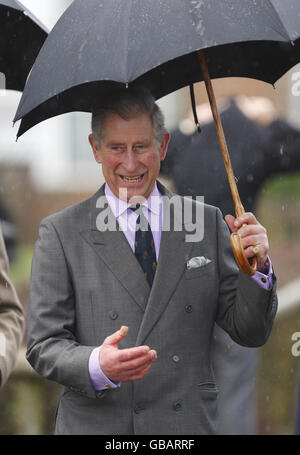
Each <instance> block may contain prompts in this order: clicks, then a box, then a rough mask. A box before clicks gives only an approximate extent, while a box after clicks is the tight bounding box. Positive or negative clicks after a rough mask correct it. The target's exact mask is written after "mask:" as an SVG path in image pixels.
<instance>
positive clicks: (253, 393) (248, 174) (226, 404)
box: [161, 96, 300, 435]
mask: <svg viewBox="0 0 300 455" xmlns="http://www.w3.org/2000/svg"><path fill="white" fill-rule="evenodd" d="M218 104H219V108H220V111H221V119H222V124H223V128H224V132H225V136H226V139H227V143H228V149H229V153H230V158H231V162H232V167H233V171H234V173H235V176H236V179H237V185H238V189H239V194H240V197H241V201H242V204H243V205H244V208H245V211H246V212H248V211H249V212H254V213H255V211H256V202H257V199H258V196H259V194H260V191H261V189H262V187H263V186H264V184H265V183H266V181H267V180H268V179H269V178H270V177H271V176H273V175H275V174H279V173H282V172H291V171H295V170H297V169H300V131H298V130H297V129H296V128H293V127H292V126H291V125H289V124H288V123H287V122H286V121H285V120H283V119H281V118H278V116H277V113H276V110H275V108H274V107H273V104H272V103H271V101H269V100H268V99H266V98H262V97H251V98H250V97H246V96H237V97H234V98H223V99H220V100H219V103H218ZM197 114H198V119H199V122H200V125H201V128H202V132H201V134H199V133H198V132H197V131H195V130H196V127H195V122H194V120H193V117H192V115H190V116H189V117H188V118H186V119H185V120H183V121H182V122H181V123H180V125H179V128H178V129H177V130H175V131H173V132H172V134H171V141H170V144H169V149H168V153H167V156H166V159H165V161H164V162H163V163H162V167H161V173H162V176H163V178H164V177H165V178H167V180H168V183H169V187H171V189H173V190H175V191H176V192H177V193H178V194H181V195H184V196H196V195H198V196H202V195H203V196H204V200H205V202H206V203H207V204H211V205H215V206H217V207H219V208H220V209H221V211H222V213H223V215H224V216H225V214H227V213H230V214H232V215H234V206H233V199H232V195H231V192H230V188H229V184H228V179H227V174H226V171H225V167H224V162H223V159H222V156H221V150H220V146H219V142H218V137H217V134H216V128H215V124H214V122H213V121H212V114H211V108H210V106H209V104H202V105H199V106H198V107H197ZM212 351H213V363H214V370H215V375H216V379H217V383H218V384H219V390H220V392H219V393H220V399H219V421H220V428H219V432H220V434H236V435H237V434H246V435H247V434H257V433H258V425H257V389H256V384H257V368H258V349H253V348H246V347H243V346H239V345H237V344H236V343H235V342H233V341H232V340H231V338H230V337H229V336H228V334H227V333H225V332H224V331H223V330H222V329H221V328H219V327H217V326H216V327H215V332H214V342H213V346H212Z"/></svg>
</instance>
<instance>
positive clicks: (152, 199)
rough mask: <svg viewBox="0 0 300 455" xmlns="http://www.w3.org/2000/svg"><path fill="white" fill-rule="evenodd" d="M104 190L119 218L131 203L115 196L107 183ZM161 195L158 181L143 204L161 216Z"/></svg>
mask: <svg viewBox="0 0 300 455" xmlns="http://www.w3.org/2000/svg"><path fill="white" fill-rule="evenodd" d="M104 192H105V196H106V199H107V200H108V204H109V206H110V208H111V210H112V212H113V214H114V216H115V217H116V218H119V217H120V216H121V215H123V213H124V212H126V210H127V209H128V208H129V207H130V204H128V202H125V201H123V200H122V199H119V198H118V197H117V196H115V195H114V193H113V192H112V190H111V189H110V187H109V186H108V184H107V183H105V189H104ZM161 197H162V195H161V193H160V191H159V190H158V188H157V183H156V182H155V186H154V188H153V191H152V193H151V194H150V196H149V198H148V199H147V200H146V201H145V202H144V203H143V204H142V206H144V207H146V208H147V210H150V212H153V213H154V214H155V215H158V216H159V215H160V205H161Z"/></svg>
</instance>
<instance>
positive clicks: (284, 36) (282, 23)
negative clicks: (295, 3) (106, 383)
mask: <svg viewBox="0 0 300 455" xmlns="http://www.w3.org/2000/svg"><path fill="white" fill-rule="evenodd" d="M269 4H270V5H271V8H272V9H273V11H274V12H275V14H276V16H277V18H278V19H279V22H280V23H281V25H282V26H283V28H284V30H285V32H286V35H284V34H283V33H282V32H280V31H279V30H276V29H275V28H274V30H275V31H276V32H277V33H279V34H280V35H281V36H282V37H283V38H285V39H286V37H288V39H289V41H292V39H291V37H290V35H289V32H288V30H287V28H286V26H285V24H284V22H283V20H282V19H281V17H280V16H279V14H278V11H277V10H276V8H275V6H274V5H273V3H272V0H269Z"/></svg>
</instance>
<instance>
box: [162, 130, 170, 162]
mask: <svg viewBox="0 0 300 455" xmlns="http://www.w3.org/2000/svg"><path fill="white" fill-rule="evenodd" d="M170 139H171V135H170V133H168V132H166V134H165V136H164V138H163V140H162V142H161V144H160V160H161V161H163V160H164V159H165V157H166V154H167V150H168V145H169V142H170Z"/></svg>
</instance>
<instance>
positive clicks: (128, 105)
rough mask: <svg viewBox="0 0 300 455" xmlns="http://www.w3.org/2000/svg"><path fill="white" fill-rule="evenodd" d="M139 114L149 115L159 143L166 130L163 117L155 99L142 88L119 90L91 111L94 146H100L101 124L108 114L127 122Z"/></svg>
mask: <svg viewBox="0 0 300 455" xmlns="http://www.w3.org/2000/svg"><path fill="white" fill-rule="evenodd" d="M141 113H147V114H149V115H150V118H151V120H152V125H153V132H154V135H155V138H156V139H157V141H158V142H159V143H161V142H162V140H163V138H164V136H165V134H166V132H167V130H166V128H165V119H164V115H163V113H162V111H161V109H160V108H159V106H158V105H157V104H156V103H155V98H154V97H153V96H152V94H151V93H150V92H149V91H147V90H146V89H144V88H121V89H117V90H114V91H113V92H112V93H111V94H110V95H109V96H108V97H107V99H106V100H103V102H102V105H101V107H100V108H94V109H93V110H92V125H91V127H92V136H93V139H94V141H95V143H96V145H97V146H98V147H99V146H100V142H101V138H102V129H103V122H104V119H105V117H106V116H107V115H108V114H117V115H119V116H120V117H121V118H123V119H124V120H129V119H131V118H134V117H136V116H137V115H138V114H141Z"/></svg>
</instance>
